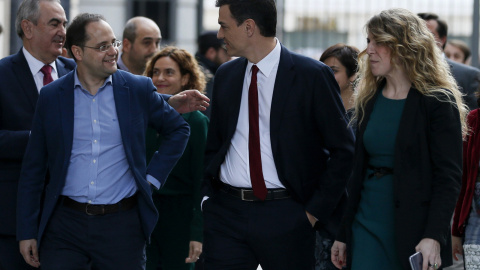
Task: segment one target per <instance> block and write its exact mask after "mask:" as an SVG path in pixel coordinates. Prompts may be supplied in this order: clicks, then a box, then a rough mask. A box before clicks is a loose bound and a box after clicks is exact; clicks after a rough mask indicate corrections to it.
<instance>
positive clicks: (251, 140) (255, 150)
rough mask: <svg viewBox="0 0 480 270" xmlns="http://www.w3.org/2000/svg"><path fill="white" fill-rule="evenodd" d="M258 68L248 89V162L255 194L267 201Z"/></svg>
mask: <svg viewBox="0 0 480 270" xmlns="http://www.w3.org/2000/svg"><path fill="white" fill-rule="evenodd" d="M257 72H258V67H257V66H256V65H253V66H252V81H251V82H250V87H249V88H248V124H249V129H248V160H249V162H250V180H251V181H252V189H253V194H254V195H255V196H256V197H257V198H259V199H261V200H265V198H266V197H267V187H266V186H265V180H264V179H263V171H262V157H261V155H260V132H259V131H258V89H257Z"/></svg>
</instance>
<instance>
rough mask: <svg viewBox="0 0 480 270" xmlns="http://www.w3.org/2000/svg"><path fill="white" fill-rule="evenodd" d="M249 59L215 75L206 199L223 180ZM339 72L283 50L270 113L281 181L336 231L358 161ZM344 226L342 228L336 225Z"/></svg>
mask: <svg viewBox="0 0 480 270" xmlns="http://www.w3.org/2000/svg"><path fill="white" fill-rule="evenodd" d="M246 65H247V60H246V59H245V58H238V59H236V60H233V61H230V62H227V63H225V64H223V65H222V66H221V67H220V68H219V69H218V70H217V73H216V75H215V83H214V90H213V99H212V100H213V102H212V116H211V121H210V126H209V130H208V139H207V149H206V156H205V159H206V160H205V162H206V163H205V164H206V166H207V167H206V176H205V177H206V180H205V182H206V184H207V188H206V195H210V196H212V195H213V194H212V192H213V191H214V190H216V189H217V188H218V187H217V184H218V181H219V170H220V165H221V164H222V163H223V162H224V160H225V155H226V153H227V150H228V148H229V147H230V143H231V139H232V137H233V135H234V133H235V129H236V126H237V121H238V114H239V110H240V101H241V95H242V87H243V80H244V76H245V69H246ZM339 92H340V91H339V88H338V84H337V83H336V81H335V78H334V76H333V73H332V71H331V70H330V69H329V68H328V67H327V66H326V65H324V64H323V63H321V62H320V61H316V60H313V59H311V58H307V57H304V56H301V55H298V54H294V53H292V52H290V51H288V50H287V49H286V48H285V47H283V46H282V48H281V56H280V62H279V66H278V71H277V76H276V81H275V86H274V91H273V97H272V106H271V112H270V119H271V120H270V121H271V122H270V133H271V134H270V139H271V145H272V152H273V158H274V162H275V166H276V169H277V173H278V177H279V178H280V181H281V182H282V184H283V185H284V186H285V187H286V189H287V190H288V191H290V193H291V194H292V196H293V198H294V199H295V200H297V201H299V202H301V203H302V204H303V205H305V210H307V211H308V212H310V213H311V214H312V215H313V216H315V217H316V218H318V220H319V222H320V223H321V224H323V225H324V226H327V227H328V228H327V230H329V231H330V232H332V231H334V230H335V225H334V224H335V223H336V221H338V219H339V218H340V216H341V209H339V207H338V205H339V203H340V202H341V200H342V198H344V196H345V193H344V190H345V184H346V182H347V179H348V177H349V175H350V171H351V168H352V157H353V140H354V139H353V133H352V131H351V129H350V128H348V127H347V122H346V119H345V109H344V108H343V105H342V100H341V99H340V95H339ZM337 225H338V224H337Z"/></svg>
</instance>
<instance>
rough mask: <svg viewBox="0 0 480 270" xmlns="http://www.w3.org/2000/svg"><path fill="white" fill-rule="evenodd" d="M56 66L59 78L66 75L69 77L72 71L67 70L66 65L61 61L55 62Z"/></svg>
mask: <svg viewBox="0 0 480 270" xmlns="http://www.w3.org/2000/svg"><path fill="white" fill-rule="evenodd" d="M55 65H56V67H57V74H58V78H61V77H63V76H65V75H67V73H68V72H70V70H68V69H66V68H65V64H63V63H62V62H61V61H60V60H58V59H57V60H55Z"/></svg>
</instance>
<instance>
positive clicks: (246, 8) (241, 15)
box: [215, 0, 277, 37]
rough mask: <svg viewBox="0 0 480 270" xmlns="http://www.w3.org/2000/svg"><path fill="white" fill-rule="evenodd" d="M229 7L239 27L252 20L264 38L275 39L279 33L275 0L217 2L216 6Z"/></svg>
mask: <svg viewBox="0 0 480 270" xmlns="http://www.w3.org/2000/svg"><path fill="white" fill-rule="evenodd" d="M224 5H229V8H230V13H232V16H233V18H234V19H235V20H236V21H237V26H238V25H240V24H242V23H243V22H244V21H246V20H247V19H252V20H254V21H255V23H256V24H257V26H258V28H260V34H262V36H264V37H274V36H275V35H276V33H277V7H276V5H275V1H274V0H217V2H216V4H215V6H216V7H221V6H224Z"/></svg>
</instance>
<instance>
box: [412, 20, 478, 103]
mask: <svg viewBox="0 0 480 270" xmlns="http://www.w3.org/2000/svg"><path fill="white" fill-rule="evenodd" d="M418 16H419V17H420V18H422V19H423V20H425V22H426V24H427V27H428V29H429V30H430V32H432V34H433V36H434V37H435V40H436V41H437V45H438V47H439V48H440V50H442V52H443V51H444V49H445V45H446V43H447V35H448V25H447V23H446V22H445V21H444V20H441V19H440V18H439V17H438V15H437V14H434V13H419V14H418ZM445 58H446V57H445ZM446 61H447V63H448V64H449V65H450V71H451V72H452V74H453V77H454V78H455V80H456V81H457V84H458V86H459V88H460V91H462V93H463V94H464V95H465V96H464V97H463V100H464V101H465V103H466V104H467V106H468V107H469V109H470V110H473V109H476V108H478V104H477V97H476V96H475V93H476V92H477V90H478V85H479V81H480V70H479V69H478V68H475V67H471V66H467V65H464V64H460V63H457V62H454V61H452V60H450V59H448V58H446Z"/></svg>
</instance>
